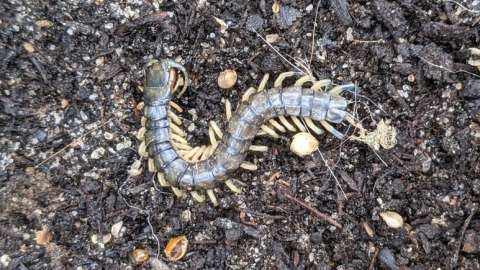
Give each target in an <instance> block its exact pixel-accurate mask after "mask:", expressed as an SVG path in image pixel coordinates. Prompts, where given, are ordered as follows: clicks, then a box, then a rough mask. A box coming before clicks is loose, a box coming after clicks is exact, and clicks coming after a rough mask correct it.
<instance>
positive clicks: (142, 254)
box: [131, 248, 150, 265]
mask: <svg viewBox="0 0 480 270" xmlns="http://www.w3.org/2000/svg"><path fill="white" fill-rule="evenodd" d="M131 258H132V261H133V263H134V264H136V265H140V264H144V263H145V262H147V261H148V259H149V258H150V256H149V255H148V251H146V250H145V249H143V248H136V249H134V250H133V251H132V253H131Z"/></svg>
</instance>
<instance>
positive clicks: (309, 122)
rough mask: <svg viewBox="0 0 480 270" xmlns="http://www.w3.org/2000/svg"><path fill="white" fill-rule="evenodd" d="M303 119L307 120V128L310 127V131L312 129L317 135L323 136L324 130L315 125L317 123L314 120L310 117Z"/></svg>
mask: <svg viewBox="0 0 480 270" xmlns="http://www.w3.org/2000/svg"><path fill="white" fill-rule="evenodd" d="M303 119H304V120H305V124H306V125H307V127H308V128H309V129H311V130H312V131H313V132H314V133H315V134H317V135H321V134H323V129H321V128H320V127H318V126H317V125H315V123H314V122H313V120H312V118H310V117H304V118H303Z"/></svg>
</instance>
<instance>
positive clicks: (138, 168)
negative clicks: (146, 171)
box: [128, 159, 142, 176]
mask: <svg viewBox="0 0 480 270" xmlns="http://www.w3.org/2000/svg"><path fill="white" fill-rule="evenodd" d="M141 173H142V160H140V159H138V160H135V162H133V164H132V165H131V166H130V169H129V170H128V175H130V176H138V175H140V174H141Z"/></svg>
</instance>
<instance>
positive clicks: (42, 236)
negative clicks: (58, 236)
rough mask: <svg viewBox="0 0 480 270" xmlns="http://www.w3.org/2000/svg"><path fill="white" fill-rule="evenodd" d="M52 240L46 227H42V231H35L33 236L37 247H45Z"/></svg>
mask: <svg viewBox="0 0 480 270" xmlns="http://www.w3.org/2000/svg"><path fill="white" fill-rule="evenodd" d="M52 238H53V235H52V233H51V232H50V231H49V230H48V227H47V226H43V227H42V230H40V231H37V233H36V234H35V241H36V243H37V245H39V246H46V245H47V244H48V243H49V242H50V241H51V240H52Z"/></svg>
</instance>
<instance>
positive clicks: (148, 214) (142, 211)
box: [117, 178, 160, 259]
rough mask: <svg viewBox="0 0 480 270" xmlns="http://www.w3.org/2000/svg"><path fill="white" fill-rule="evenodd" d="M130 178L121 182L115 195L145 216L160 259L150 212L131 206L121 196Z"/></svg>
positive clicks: (158, 242)
mask: <svg viewBox="0 0 480 270" xmlns="http://www.w3.org/2000/svg"><path fill="white" fill-rule="evenodd" d="M129 179H130V178H127V180H125V182H123V184H122V185H121V186H120V187H119V188H118V190H117V194H118V196H120V198H122V200H123V201H124V202H125V204H126V205H127V206H128V207H130V208H133V209H135V210H137V211H138V212H140V214H144V215H146V216H147V223H148V226H149V227H150V231H151V233H152V235H153V238H155V241H156V242H157V259H158V258H159V257H160V240H159V239H158V237H157V235H156V234H155V230H154V229H153V225H152V223H151V222H150V212H148V211H147V210H144V209H142V208H140V207H138V206H135V205H132V204H130V203H129V202H128V201H127V199H125V197H124V196H123V194H122V189H123V187H124V186H125V185H126V184H127V183H128V181H129Z"/></svg>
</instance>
